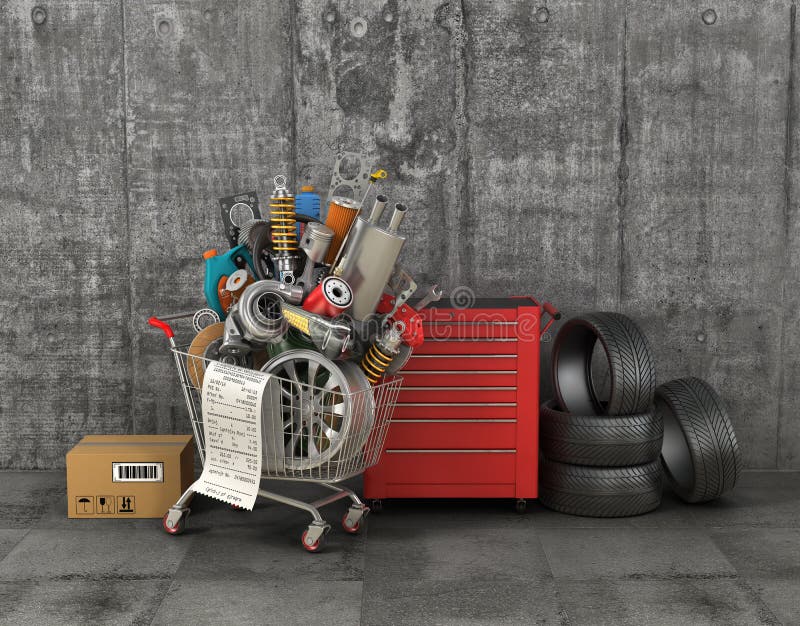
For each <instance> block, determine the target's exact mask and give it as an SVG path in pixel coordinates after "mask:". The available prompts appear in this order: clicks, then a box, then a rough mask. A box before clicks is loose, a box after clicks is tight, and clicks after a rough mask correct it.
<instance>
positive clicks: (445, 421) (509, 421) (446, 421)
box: [390, 418, 517, 424]
mask: <svg viewBox="0 0 800 626" xmlns="http://www.w3.org/2000/svg"><path fill="white" fill-rule="evenodd" d="M390 421H391V423H392V424H516V423H517V420H514V419H499V420H493V419H487V418H482V419H481V418H475V419H451V420H449V419H439V418H436V419H427V420H426V419H421V420H420V419H412V420H404V419H402V418H394V419H392V420H390Z"/></svg>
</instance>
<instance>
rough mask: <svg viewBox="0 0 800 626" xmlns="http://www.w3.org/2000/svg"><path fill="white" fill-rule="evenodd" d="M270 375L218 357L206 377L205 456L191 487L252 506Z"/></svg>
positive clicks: (206, 372)
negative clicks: (221, 360)
mask: <svg viewBox="0 0 800 626" xmlns="http://www.w3.org/2000/svg"><path fill="white" fill-rule="evenodd" d="M270 378H271V376H270V374H265V373H264V372H259V371H256V370H246V369H242V368H240V367H234V366H231V365H226V364H224V363H220V362H219V361H214V362H212V363H210V364H209V366H208V367H207V368H206V371H205V377H204V379H203V398H202V407H203V432H204V434H205V442H206V459H205V465H204V466H203V473H202V474H201V476H200V478H198V479H197V481H196V482H195V483H194V485H193V486H192V491H195V492H197V493H202V494H205V495H207V496H211V497H212V498H216V499H217V500H223V501H224V502H228V503H229V504H235V505H237V506H240V507H242V508H244V509H248V510H250V511H252V510H253V505H254V504H255V501H256V496H257V495H258V487H259V484H260V478H261V459H262V457H261V412H262V402H263V398H264V392H265V390H266V388H267V383H269V381H270Z"/></svg>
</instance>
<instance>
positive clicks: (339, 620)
mask: <svg viewBox="0 0 800 626" xmlns="http://www.w3.org/2000/svg"><path fill="white" fill-rule="evenodd" d="M361 594H362V585H361V583H360V582H356V581H317V582H313V581H307V580H304V579H302V578H299V579H290V578H287V580H286V581H277V580H261V579H258V578H253V579H252V580H247V581H241V580H239V581H231V580H196V581H192V580H180V581H175V582H174V583H173V584H172V586H171V587H170V589H169V592H168V593H167V595H166V597H165V598H164V600H163V602H162V603H161V606H160V607H159V609H158V613H157V614H156V616H155V619H154V620H153V625H154V626H156V625H161V624H163V625H166V626H172V625H173V624H186V623H191V624H215V625H223V624H235V625H236V626H239V625H241V624H276V625H278V624H279V625H280V626H292V625H294V624H302V625H303V626H306V625H308V624H315V625H316V624H331V625H336V626H349V625H351V624H352V625H355V624H358V623H359V620H360V617H361ZM188 616H191V619H190V620H187V617H188Z"/></svg>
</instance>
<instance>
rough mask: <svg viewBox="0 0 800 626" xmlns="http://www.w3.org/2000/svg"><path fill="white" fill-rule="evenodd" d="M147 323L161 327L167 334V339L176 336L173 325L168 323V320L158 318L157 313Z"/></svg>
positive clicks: (154, 326)
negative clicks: (163, 320)
mask: <svg viewBox="0 0 800 626" xmlns="http://www.w3.org/2000/svg"><path fill="white" fill-rule="evenodd" d="M147 323H148V324H150V326H152V327H153V328H160V329H161V330H163V331H164V334H165V335H166V336H167V339H172V338H173V337H174V336H175V333H174V332H172V326H170V325H169V324H167V323H166V322H162V321H161V320H160V319H158V318H157V317H156V316H155V315H154V316H153V317H151V318H150V319H149V320H147Z"/></svg>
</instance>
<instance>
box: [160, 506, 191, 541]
mask: <svg viewBox="0 0 800 626" xmlns="http://www.w3.org/2000/svg"><path fill="white" fill-rule="evenodd" d="M187 517H189V509H170V510H169V511H167V512H166V513H165V514H164V517H163V518H161V525H162V526H163V528H164V532H166V533H167V534H169V535H180V534H181V533H183V531H184V530H186V518H187Z"/></svg>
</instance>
